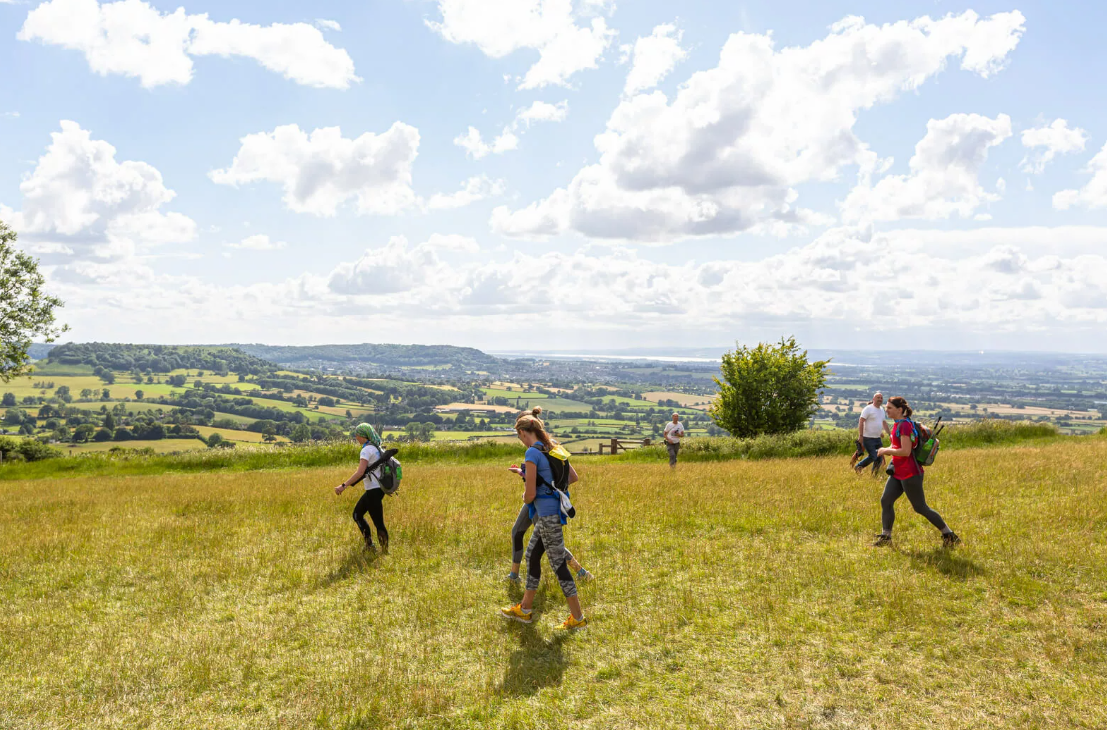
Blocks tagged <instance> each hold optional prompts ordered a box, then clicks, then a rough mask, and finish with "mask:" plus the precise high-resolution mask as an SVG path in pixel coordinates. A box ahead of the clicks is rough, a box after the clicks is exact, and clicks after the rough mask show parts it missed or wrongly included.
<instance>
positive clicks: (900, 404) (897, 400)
mask: <svg viewBox="0 0 1107 730" xmlns="http://www.w3.org/2000/svg"><path fill="white" fill-rule="evenodd" d="M888 405H890V406H895V407H896V408H900V409H902V410H903V415H905V416H907V417H908V418H910V417H911V414H912V413H914V411H913V410H911V406H909V405H907V399H906V398H904V397H903V396H901V395H897V396H893V397H891V398H889V399H888Z"/></svg>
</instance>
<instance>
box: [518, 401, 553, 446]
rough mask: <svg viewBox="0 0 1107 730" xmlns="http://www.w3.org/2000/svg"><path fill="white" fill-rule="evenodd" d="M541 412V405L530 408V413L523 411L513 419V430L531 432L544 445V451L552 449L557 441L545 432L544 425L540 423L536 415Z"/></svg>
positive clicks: (540, 420)
mask: <svg viewBox="0 0 1107 730" xmlns="http://www.w3.org/2000/svg"><path fill="white" fill-rule="evenodd" d="M541 413H542V406H535V407H534V408H531V409H530V413H524V414H522V415H521V416H519V417H518V418H517V419H515V430H516V431H526V432H528V433H533V434H534V435H535V436H536V437H537V438H538V440H539V441H541V442H542V445H543V446H545V447H546V451H553V447H554V446H556V445H557V442H556V441H554V440H553V438H552V437H551V436H550V434H548V433H546V426H545V424H543V423H542V419H541V418H539V417H538V416H539V415H541Z"/></svg>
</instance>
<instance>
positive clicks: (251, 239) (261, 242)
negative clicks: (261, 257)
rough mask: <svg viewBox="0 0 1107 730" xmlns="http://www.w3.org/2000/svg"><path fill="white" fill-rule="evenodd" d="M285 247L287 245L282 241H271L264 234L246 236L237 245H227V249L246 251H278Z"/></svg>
mask: <svg viewBox="0 0 1107 730" xmlns="http://www.w3.org/2000/svg"><path fill="white" fill-rule="evenodd" d="M287 245H288V244H286V243H285V242H284V241H273V240H270V238H269V236H267V235H265V234H264V233H259V234H257V235H253V236H247V237H246V238H243V239H242V240H241V241H239V242H238V243H228V244H227V248H237V249H243V250H246V251H279V250H281V249H283V248H285V247H286V246H287Z"/></svg>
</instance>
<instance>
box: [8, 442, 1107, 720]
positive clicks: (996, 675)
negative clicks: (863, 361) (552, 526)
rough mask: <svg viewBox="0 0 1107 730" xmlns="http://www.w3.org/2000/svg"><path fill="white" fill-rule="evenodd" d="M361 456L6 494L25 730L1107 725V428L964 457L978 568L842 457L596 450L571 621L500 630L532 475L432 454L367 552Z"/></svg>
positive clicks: (548, 615) (552, 595) (959, 526)
mask: <svg viewBox="0 0 1107 730" xmlns="http://www.w3.org/2000/svg"><path fill="white" fill-rule="evenodd" d="M351 466H352V464H351ZM349 471H350V470H349V469H336V468H325V469H313V470H304V471H290V470H285V471H272V472H252V473H232V474H195V475H186V474H174V475H168V476H163V477H149V476H136V477H92V478H85V479H65V480H38V481H25V482H5V483H3V484H0V493H2V499H0V535H2V536H3V543H2V551H0V728H5V729H7V728H36V729H38V728H74V727H81V728H140V727H146V728H200V727H202V728H274V727H276V728H311V727H320V728H377V727H386V728H392V727H397V728H399V727H411V728H485V727H493V728H495V727H505V728H528V729H529V728H546V727H549V728H555V727H591V728H660V727H704V728H735V727H737V728H793V727H794V728H881V727H890V728H920V727H935V728H938V727H940V728H966V729H967V728H973V729H977V728H1102V727H1105V726H1107V709H1105V703H1104V701H1103V698H1104V697H1105V696H1107V440H1104V439H1087V440H1080V441H1075V442H1067V443H1065V444H1048V445H1044V446H1036V447H1019V448H1006V449H996V450H971V449H970V450H963V451H958V452H952V453H949V454H945V455H943V457H942V461H941V462H940V464H939V465H936V466H935V467H934V468H932V469H931V470H930V474H929V475H928V484H927V492H928V498H929V500H930V502H931V504H932V506H934V507H935V508H937V509H938V510H939V511H940V512H941V513H942V515H943V516H944V517H945V518H946V519H947V520H948V522H949V523H950V525H951V526H953V528H954V529H956V530H957V531H958V532H959V533H960V534H961V535H962V537H963V538H964V539H965V542H966V545H965V546H964V547H963V548H961V549H959V550H957V551H955V552H952V553H949V552H945V551H943V550H941V549H940V548H939V540H938V537H937V533H936V531H935V530H933V528H931V527H930V526H929V524H927V523H926V522H925V521H924V520H923V519H922V518H920V517H919V516H918V515H915V514H914V513H913V512H911V510H910V507H909V506H908V504H907V501H906V499H903V500H901V501H900V503H899V511H898V522H897V527H896V540H895V543H894V545H895V547H894V548H892V549H882V550H875V549H872V548H870V547H869V542H870V540H871V537H872V535H873V534H874V533H875V532H877V531H878V527H879V504H878V499H879V495H880V490H881V486H882V485H881V483H880V482H877V481H875V480H870V479H868V478H862V479H859V478H856V477H854V476H853V475H852V473H850V472H848V470H847V469H846V467H845V466H844V460H842V459H791V460H780V461H760V462H737V461H734V462H717V463H697V464H687V465H682V467H681V469H680V470H679V471H678V472H677V473H676V474H675V475H674V474H670V472H669V470H668V468H667V467H666V466H664V465H660V464H632V463H608V464H602V463H594V462H587V463H586V466H583V467H582V471H583V479H584V482H583V484H582V485H581V487H580V488H579V489H578V490H576V502H577V506H578V509H579V510H580V513H581V516H580V517H579V518H578V519H577V520H574V525H573V526H572V528H571V529H570V530H568V533H567V541H568V544H569V546H570V548H571V549H572V550H573V551H574V552H575V553H577V555H578V556H579V557H580V559H581V560H582V562H583V563H584V564H585V565H586V566H587V567H589V568H590V569H591V570H592V571H593V572H594V573H595V574H596V577H597V580H596V581H595V582H593V583H590V584H586V585H584V586H583V587H582V589H581V597H582V602H583V604H584V606H585V610H586V612H587V613H588V615H589V616H590V617H591V619H592V621H593V625H592V627H591V628H590V629H589V630H588V631H587V632H583V633H581V634H578V635H574V636H570V637H559V636H557V635H556V633H555V631H554V630H553V624H554V623H555V622H557V621H560V620H561V619H563V618H564V615H565V614H566V610H565V606H564V600H563V599H562V597H561V594H560V591H559V590H558V589H557V585H556V583H547V584H545V585H544V587H543V589H542V591H540V593H539V600H538V603H537V609H538V610H539V612H540V614H541V617H540V619H539V621H538V622H537V623H536V625H535V626H533V627H523V626H520V625H517V624H507V623H505V622H502V621H501V620H500V619H499V618H498V617H497V616H496V615H495V611H496V609H497V608H498V607H499V606H501V605H506V604H507V603H508V602H510V601H512V600H515V599H517V597H518V596H519V592H518V589H515V588H511V587H509V586H507V585H506V584H505V583H503V582H502V580H501V579H502V576H503V575H504V574H505V573H506V570H507V567H508V565H507V563H508V558H509V554H508V550H509V545H508V535H507V532H508V529H509V528H510V525H511V522H512V520H513V519H514V516H515V511H516V508H517V505H518V500H519V494H520V491H521V488H520V483H519V480H518V479H517V478H515V477H512V476H511V475H510V474H509V473H508V472H507V471H506V470H504V469H503V468H501V467H491V466H487V465H458V466H450V465H442V464H439V465H425V466H424V465H414V466H413V467H412V468H410V469H409V470H408V473H407V474H406V475H405V483H404V488H403V491H402V493H401V494H400V495H399V496H398V497H396V498H393V499H389V500H387V501H386V506H385V509H386V516H387V519H388V522H389V525H390V529H391V531H392V540H393V550H392V554H391V555H388V556H383V557H367V556H366V554H365V553H364V552H363V550H362V548H361V546H360V541H359V540H358V539H357V538H356V536H355V530H354V526H353V523H352V521H351V520H350V517H349V513H350V510H351V509H352V508H353V503H354V501H355V499H356V496H357V495H356V494H350V493H347V494H346V495H344V496H343V497H342V498H336V497H335V496H334V494H333V492H332V491H331V487H332V485H333V484H334V483H337V481H339V480H340V479H341V478H343V477H345V476H346V475H347V473H348V472H349Z"/></svg>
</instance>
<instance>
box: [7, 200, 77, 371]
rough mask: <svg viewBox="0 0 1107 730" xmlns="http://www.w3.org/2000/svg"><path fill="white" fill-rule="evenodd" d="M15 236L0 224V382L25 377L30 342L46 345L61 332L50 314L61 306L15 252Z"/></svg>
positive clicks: (34, 265) (29, 262) (34, 263)
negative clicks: (36, 341) (34, 341)
mask: <svg viewBox="0 0 1107 730" xmlns="http://www.w3.org/2000/svg"><path fill="white" fill-rule="evenodd" d="M15 239H16V234H15V231H13V230H12V229H11V228H9V227H8V226H7V225H6V224H5V223H4V222H3V221H0V381H3V382H7V381H9V380H11V379H12V378H16V377H19V376H21V375H26V374H27V373H28V372H30V370H31V366H30V362H31V357H30V355H29V353H28V350H30V348H31V340H32V338H35V337H41V338H42V339H44V340H46V341H47V342H53V341H54V339H55V338H56V337H57V336H58V335H59V334H61V333H62V332H65V331H66V329H67V327H65V326H64V325H61V326H59V325H58V324H57V323H56V320H55V318H54V316H55V315H54V310H56V309H57V308H59V307H61V306H62V301H61V300H60V299H58V298H57V297H52V296H50V295H48V294H47V293H46V292H45V290H44V287H45V284H46V282H45V280H44V279H43V277H42V274H41V273H39V270H38V260H37V259H35V258H34V257H32V256H28V255H27V254H25V253H23V252H22V251H18V250H16V248H15Z"/></svg>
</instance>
